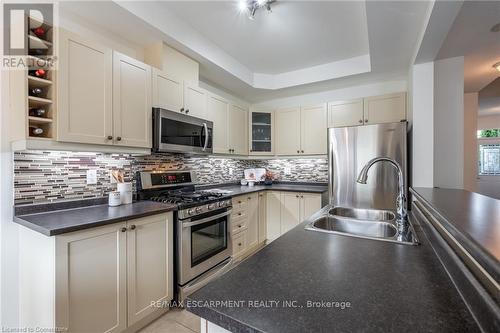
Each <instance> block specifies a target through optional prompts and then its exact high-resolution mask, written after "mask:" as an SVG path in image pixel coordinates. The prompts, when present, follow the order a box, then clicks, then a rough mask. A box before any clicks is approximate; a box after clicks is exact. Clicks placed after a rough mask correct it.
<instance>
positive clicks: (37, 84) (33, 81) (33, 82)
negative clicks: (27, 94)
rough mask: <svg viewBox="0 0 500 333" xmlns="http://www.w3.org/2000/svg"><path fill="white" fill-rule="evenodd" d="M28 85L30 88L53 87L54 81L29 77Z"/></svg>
mask: <svg viewBox="0 0 500 333" xmlns="http://www.w3.org/2000/svg"><path fill="white" fill-rule="evenodd" d="M28 85H29V87H30V88H42V87H47V86H50V85H52V81H50V80H47V79H42V78H39V77H36V76H32V75H28Z"/></svg>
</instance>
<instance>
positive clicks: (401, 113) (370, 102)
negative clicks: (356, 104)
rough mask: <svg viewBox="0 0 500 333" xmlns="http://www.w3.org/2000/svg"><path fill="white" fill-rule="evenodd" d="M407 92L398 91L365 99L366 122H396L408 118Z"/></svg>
mask: <svg viewBox="0 0 500 333" xmlns="http://www.w3.org/2000/svg"><path fill="white" fill-rule="evenodd" d="M405 97H406V94H405V93H397V94H389V95H383V96H374V97H368V98H365V99H364V103H363V110H364V117H365V118H364V123H365V124H381V123H395V122H399V121H402V120H406V98H405Z"/></svg>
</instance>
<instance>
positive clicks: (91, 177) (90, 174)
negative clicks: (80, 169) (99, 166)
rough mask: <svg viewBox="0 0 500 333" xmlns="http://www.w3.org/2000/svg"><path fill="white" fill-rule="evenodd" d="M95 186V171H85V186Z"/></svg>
mask: <svg viewBox="0 0 500 333" xmlns="http://www.w3.org/2000/svg"><path fill="white" fill-rule="evenodd" d="M95 184H97V170H96V169H91V170H87V185H95Z"/></svg>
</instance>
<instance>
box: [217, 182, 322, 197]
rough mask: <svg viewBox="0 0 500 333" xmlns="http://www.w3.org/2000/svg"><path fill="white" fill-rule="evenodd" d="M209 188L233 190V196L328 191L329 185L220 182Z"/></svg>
mask: <svg viewBox="0 0 500 333" xmlns="http://www.w3.org/2000/svg"><path fill="white" fill-rule="evenodd" d="M207 188H220V189H223V190H228V191H232V193H230V195H231V196H233V197H235V196H238V195H242V194H247V193H255V192H261V191H290V192H305V193H324V192H327V191H328V185H326V184H324V183H298V182H297V183H294V182H287V183H273V184H272V185H254V186H252V187H250V186H248V185H246V186H241V185H237V184H219V185H210V186H207Z"/></svg>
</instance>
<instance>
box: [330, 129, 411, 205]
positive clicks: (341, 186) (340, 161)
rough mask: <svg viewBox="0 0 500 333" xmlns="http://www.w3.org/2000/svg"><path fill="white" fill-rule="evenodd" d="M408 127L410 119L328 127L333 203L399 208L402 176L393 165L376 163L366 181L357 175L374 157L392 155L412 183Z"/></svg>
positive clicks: (331, 198)
mask: <svg viewBox="0 0 500 333" xmlns="http://www.w3.org/2000/svg"><path fill="white" fill-rule="evenodd" d="M406 127H407V124H406V122H399V123H388V124H376V125H367V126H354V127H341V128H330V129H328V163H329V202H330V204H332V205H334V206H343V207H357V208H374V209H390V210H394V209H395V203H396V196H397V193H398V177H397V172H396V170H395V168H394V167H393V166H392V165H390V164H389V163H376V164H375V165H373V167H372V168H371V169H370V171H369V172H368V181H367V183H366V184H358V183H356V177H357V176H358V174H359V172H360V171H361V169H362V168H363V166H364V165H365V164H366V163H367V162H368V161H369V160H371V159H372V158H374V157H389V158H392V159H394V160H395V161H397V162H398V163H399V165H400V166H401V168H402V169H403V173H404V178H405V184H408V182H407V161H406V159H407V156H406V154H407V149H406ZM405 191H406V192H407V191H408V188H406V189H405ZM405 194H407V193H405Z"/></svg>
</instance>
